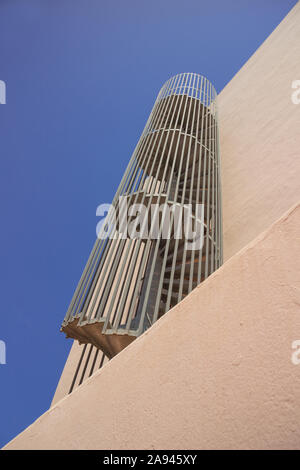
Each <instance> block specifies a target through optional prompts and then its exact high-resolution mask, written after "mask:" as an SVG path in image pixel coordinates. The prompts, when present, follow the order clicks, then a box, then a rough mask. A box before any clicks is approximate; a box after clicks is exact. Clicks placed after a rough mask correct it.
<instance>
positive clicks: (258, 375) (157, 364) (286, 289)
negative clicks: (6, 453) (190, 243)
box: [6, 204, 300, 449]
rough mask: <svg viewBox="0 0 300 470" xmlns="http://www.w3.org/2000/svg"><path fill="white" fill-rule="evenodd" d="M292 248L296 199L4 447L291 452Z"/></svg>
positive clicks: (295, 382) (295, 283) (299, 376)
mask: <svg viewBox="0 0 300 470" xmlns="http://www.w3.org/2000/svg"><path fill="white" fill-rule="evenodd" d="M299 246H300V204H298V205H297V206H296V207H294V208H292V209H291V210H290V212H289V213H288V214H286V215H284V216H283V217H282V218H281V219H280V220H279V221H278V222H276V223H275V224H274V225H273V226H272V227H270V228H269V229H268V231H267V232H265V233H263V234H261V235H260V236H259V237H258V238H257V239H256V240H254V241H253V242H251V243H250V244H249V245H248V246H247V247H246V248H244V249H243V250H242V251H241V252H239V253H237V254H236V255H234V256H233V257H232V258H231V259H230V260H228V261H227V262H226V263H225V264H224V265H223V267H221V268H220V269H219V270H218V271H216V272H215V273H214V274H213V275H212V276H210V277H209V278H208V279H207V280H206V281H205V282H204V283H202V284H201V285H200V286H199V287H197V288H196V289H195V290H194V291H193V292H192V293H191V294H190V295H189V296H188V297H186V298H185V299H184V300H183V301H182V302H181V303H180V304H178V305H177V306H176V307H175V308H173V309H172V310H171V311H170V312H168V313H167V314H166V315H165V316H164V317H163V318H162V319H161V320H159V321H158V322H157V323H155V324H154V325H153V327H151V328H150V329H149V330H148V331H147V332H146V333H145V334H143V335H142V336H141V337H139V338H138V339H137V340H136V341H134V342H133V343H132V344H131V345H130V346H128V347H127V348H126V349H125V350H124V351H123V352H122V353H120V354H119V355H118V356H116V357H115V358H114V359H112V360H111V361H110V362H109V363H108V364H106V365H105V366H104V367H103V368H102V369H101V370H100V371H98V372H97V373H95V374H94V375H93V376H92V377H91V378H90V379H88V380H87V381H86V382H84V383H83V384H82V385H81V386H80V387H79V388H78V389H77V390H76V391H74V392H73V393H72V394H71V395H69V396H67V397H65V398H63V399H62V400H61V401H59V402H58V403H57V404H56V405H54V406H53V407H52V408H51V409H50V410H49V411H47V412H46V413H45V414H44V415H42V416H41V417H40V418H39V419H38V420H37V421H36V422H35V423H33V424H32V425H31V426H30V427H29V428H27V429H26V430H25V431H24V432H23V433H22V434H20V435H19V436H17V437H16V438H15V439H14V440H13V441H11V442H10V443H9V444H8V445H7V446H6V449H119V448H120V449H136V448H137V449H194V448H199V449H221V448H225V449H239V448H248V449H254V448H262V449H271V448H276V449H283V448H284V449H296V448H299V447H300V427H299V422H300V399H299V390H300V364H299V365H295V364H293V362H292V353H293V351H294V350H293V349H292V343H293V342H294V341H295V340H299V339H300V268H299V266H300V250H299ZM294 352H295V351H294ZM299 357H300V354H299Z"/></svg>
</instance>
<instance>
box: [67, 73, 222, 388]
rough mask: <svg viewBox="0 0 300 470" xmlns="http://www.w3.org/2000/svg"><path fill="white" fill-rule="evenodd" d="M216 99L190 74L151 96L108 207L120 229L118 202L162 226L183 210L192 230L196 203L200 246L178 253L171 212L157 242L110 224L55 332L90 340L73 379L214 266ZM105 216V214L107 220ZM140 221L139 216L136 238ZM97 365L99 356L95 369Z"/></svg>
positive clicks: (217, 252)
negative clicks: (144, 211)
mask: <svg viewBox="0 0 300 470" xmlns="http://www.w3.org/2000/svg"><path fill="white" fill-rule="evenodd" d="M216 100H217V94H216V91H215V89H214V87H213V86H212V85H211V83H210V82H209V81H208V80H207V79H206V78H205V77H203V76H201V75H198V74H195V73H183V74H179V75H176V76H174V77H172V78H170V79H169V80H168V81H167V82H166V83H165V85H164V86H163V87H162V89H161V90H160V92H159V94H158V97H157V100H156V102H155V104H154V107H153V109H152V111H151V114H150V116H149V119H148V121H147V123H146V126H145V129H144V131H143V133H142V135H141V138H140V140H139V142H138V144H137V146H136V149H135V151H134V152H133V155H132V157H131V159H130V162H129V164H128V167H127V169H126V171H125V173H124V176H123V178H122V181H121V183H120V186H119V188H118V190H117V193H116V195H115V197H114V200H113V203H112V205H113V207H114V209H115V210H116V212H117V213H118V214H119V215H120V218H121V224H122V222H124V221H125V215H124V214H122V207H121V206H120V203H119V198H120V196H123V197H124V198H126V202H127V205H128V207H129V208H130V207H131V206H132V205H133V204H136V203H140V204H144V205H145V206H146V207H148V208H149V209H150V207H151V204H154V203H156V204H159V205H160V204H163V203H164V208H163V210H162V212H161V213H160V214H159V212H157V208H156V209H155V211H154V214H153V215H154V218H155V217H157V219H156V220H160V221H161V225H163V224H164V221H165V220H167V219H166V217H167V216H168V214H167V209H166V208H167V207H169V206H170V207H171V206H173V207H174V204H175V205H178V206H181V207H183V206H184V205H186V204H191V207H192V213H191V217H190V219H189V220H188V223H191V224H192V223H194V224H195V223H196V222H197V220H196V215H197V214H196V213H195V208H196V204H202V205H203V208H204V213H203V215H204V217H203V219H202V220H201V223H202V224H203V226H204V245H203V247H202V248H201V249H199V250H197V251H195V250H192V251H189V250H187V249H186V243H185V241H186V240H185V238H184V236H183V237H181V238H177V231H178V227H177V225H176V219H175V215H174V212H171V216H170V222H171V224H170V232H169V235H170V237H169V238H167V239H165V238H163V233H162V230H161V229H160V231H159V234H158V236H157V238H156V239H152V238H151V237H141V238H137V239H123V238H122V237H121V235H120V227H118V226H117V227H115V228H113V229H112V230H113V231H112V232H111V234H110V235H111V236H113V238H107V239H105V240H102V239H97V240H96V242H95V245H94V247H93V249H92V252H91V254H90V257H89V259H88V262H87V264H86V267H85V269H84V271H83V274H82V276H81V279H80V281H79V284H78V286H77V288H76V291H75V293H74V296H73V298H72V301H71V303H70V306H69V308H68V311H67V313H66V316H65V319H64V321H63V324H62V328H61V329H62V331H64V332H65V333H66V334H67V336H69V337H72V338H74V339H77V340H79V342H80V343H84V344H88V343H89V344H91V346H90V350H89V352H88V353H87V357H86V365H85V366H83V369H84V370H83V371H82V373H83V376H82V379H80V380H83V377H84V374H85V373H86V369H87V364H88V362H89V361H92V359H91V357H92V348H93V347H94V348H96V351H95V354H94V359H93V361H92V366H91V370H90V375H91V374H92V373H93V370H94V367H95V364H96V361H97V360H98V359H97V358H98V350H99V349H100V350H102V352H103V353H104V354H105V355H106V356H107V357H108V358H111V357H113V356H114V355H115V354H117V353H118V352H119V351H120V350H122V349H123V348H124V347H126V346H127V345H128V344H129V343H130V342H131V341H132V340H134V339H135V338H136V337H137V336H139V335H140V334H141V333H143V332H144V331H145V330H146V329H147V328H149V327H150V326H151V325H152V324H153V323H154V322H155V321H156V320H157V319H158V318H160V317H161V316H162V315H163V314H165V313H166V312H167V311H168V310H170V308H172V307H173V306H174V305H176V304H177V303H178V302H180V301H181V300H182V299H183V298H184V297H185V296H186V295H188V294H189V293H190V292H191V290H192V289H193V288H195V287H196V286H197V285H198V284H199V283H200V282H202V281H203V280H204V279H206V278H207V277H208V276H209V275H210V274H211V273H212V272H214V271H215V270H216V269H217V268H218V267H219V266H220V265H221V264H222V261H223V255H222V214H221V204H222V202H221V182H220V155H219V140H218V124H217V106H216ZM112 217H113V215H112V213H109V214H108V217H107V222H108V224H109V223H110V222H111V221H112ZM159 217H160V219H158V218H159ZM148 223H149V221H148V220H147V219H145V220H144V222H143V224H142V227H141V232H143V230H145V229H146V228H149V227H148ZM103 230H104V228H103ZM86 351H87V348H86V346H85V347H84V351H83V354H85V353H86ZM103 361H104V356H103V357H102V358H101V360H100V367H101V365H102V364H103ZM81 362H82V360H81ZM77 376H78V372H77V374H75V378H74V379H75V381H74V380H73V382H74V383H75V382H76V380H77V381H78V377H77ZM80 380H79V382H80ZM74 383H73V385H72V387H71V389H72V388H73V386H74Z"/></svg>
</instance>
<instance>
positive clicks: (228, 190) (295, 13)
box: [218, 3, 300, 260]
mask: <svg viewBox="0 0 300 470" xmlns="http://www.w3.org/2000/svg"><path fill="white" fill-rule="evenodd" d="M299 57H300V3H297V5H296V6H295V7H294V8H293V9H292V10H291V12H290V13H289V14H288V15H287V17H286V18H285V19H284V20H283V21H282V22H281V24H280V25H279V26H278V27H277V28H276V29H275V31H274V32H273V33H272V34H271V35H270V36H269V38H268V39H267V40H266V41H265V42H264V43H263V44H262V45H261V47H260V48H259V49H258V50H257V51H256V53H255V54H254V55H253V56H252V57H251V58H250V60H248V62H247V63H246V64H245V65H244V66H243V67H242V69H241V70H240V71H239V72H238V73H237V75H236V76H235V77H234V78H233V79H232V80H231V81H230V82H229V84H228V85H227V86H226V87H225V88H224V90H223V91H222V92H221V93H220V95H219V98H218V105H219V118H220V148H221V158H222V185H223V221H224V257H225V260H226V259H228V258H230V256H232V255H233V254H234V253H236V252H237V251H238V250H239V249H241V248H242V247H243V246H245V245H246V244H247V243H248V242H249V241H251V240H252V239H253V238H254V237H256V236H257V235H258V234H259V233H260V232H261V231H262V230H265V229H266V228H267V227H268V226H269V225H270V224H271V223H272V222H274V221H275V220H277V219H278V217H280V215H281V214H283V213H284V212H285V211H287V210H288V209H289V207H291V206H292V205H293V204H295V203H296V202H297V201H298V200H299V199H300V150H299V149H300V132H299V129H300V104H298V105H296V104H293V102H292V99H291V95H292V92H294V91H295V90H294V89H292V82H293V81H294V80H297V79H298V80H300V68H299Z"/></svg>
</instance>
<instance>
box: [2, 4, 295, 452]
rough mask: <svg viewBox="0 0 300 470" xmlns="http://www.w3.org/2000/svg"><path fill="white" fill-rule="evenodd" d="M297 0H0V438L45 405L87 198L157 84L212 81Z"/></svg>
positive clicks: (91, 235) (96, 192)
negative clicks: (3, 351) (0, 353)
mask: <svg viewBox="0 0 300 470" xmlns="http://www.w3.org/2000/svg"><path fill="white" fill-rule="evenodd" d="M296 3H297V2H296V0H263V1H262V0H234V1H233V0H226V1H224V0H185V2H183V1H182V0H180V1H178V0H151V1H144V0H127V1H124V0H115V1H114V0H105V1H103V0H89V1H87V0H56V1H55V0H43V1H42V0H27V1H26V2H25V1H24V0H1V1H0V79H1V80H4V81H5V82H6V85H7V104H6V105H0V151H1V160H0V161H1V167H0V191H1V197H0V204H1V212H0V213H1V232H0V237H1V240H0V250H1V251H0V253H1V264H0V286H1V323H0V339H2V340H4V341H5V342H6V344H7V364H6V365H0V384H1V388H0V446H1V445H3V444H5V443H6V442H7V441H8V440H10V439H11V438H13V437H14V436H15V435H16V434H17V433H19V432H21V431H22V430H23V429H24V428H25V427H27V426H28V425H29V424H31V423H32V422H33V421H34V420H35V419H36V418H37V417H38V416H39V415H41V414H42V413H43V412H44V411H46V410H47V408H48V407H49V405H50V401H51V398H52V396H53V393H54V391H55V388H56V385H57V382H58V379H59V376H60V374H61V371H62V368H63V365H64V363H65V360H66V358H67V355H68V352H69V349H70V346H71V341H70V340H66V339H65V337H64V335H63V334H62V333H60V332H59V327H60V324H61V321H62V319H63V317H64V315H65V311H66V308H67V306H68V303H69V301H70V299H71V297H72V293H73V290H74V288H75V286H76V284H77V281H78V279H79V277H80V274H81V271H82V269H83V267H84V264H85V262H86V259H87V257H88V254H89V251H90V249H91V247H92V245H93V242H94V239H95V236H96V233H95V228H96V223H97V218H96V214H95V211H96V207H97V205H98V204H100V203H104V202H107V203H109V202H110V201H111V200H112V197H113V195H114V192H115V190H116V188H117V186H118V183H119V181H120V179H121V176H122V173H123V171H124V169H125V167H126V164H127V162H128V160H129V157H130V155H131V153H132V151H133V149H134V146H135V144H136V142H137V140H138V138H139V135H140V133H141V131H142V129H143V126H144V124H145V121H146V119H147V116H148V114H149V112H150V110H151V107H152V104H153V102H154V99H155V97H156V94H157V92H158V91H159V89H160V87H161V85H162V84H163V83H164V82H165V81H166V80H167V79H168V78H169V77H170V76H172V75H174V74H176V73H179V72H199V73H202V74H204V75H206V76H207V78H209V79H210V80H211V81H212V82H213V84H214V85H215V87H216V89H217V91H218V92H219V91H221V90H222V88H223V87H224V86H225V85H226V83H228V81H229V80H230V79H231V78H232V77H233V75H234V74H235V73H236V72H237V71H238V70H239V69H240V68H241V66H242V65H243V64H244V63H245V62H246V61H247V59H248V58H249V57H250V56H251V55H252V54H253V52H254V51H255V50H256V49H257V47H258V46H259V45H260V44H261V43H262V41H263V40H264V39H265V38H266V37H267V36H268V35H269V34H270V33H271V32H272V30H273V29H274V28H275V27H276V26H277V25H278V23H279V22H280V21H281V20H282V19H283V18H284V16H285V15H286V14H287V13H288V11H289V10H290V9H291V8H292V7H293V6H294V5H295V4H296ZM295 60H296V58H295ZM221 151H222V149H221Z"/></svg>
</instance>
